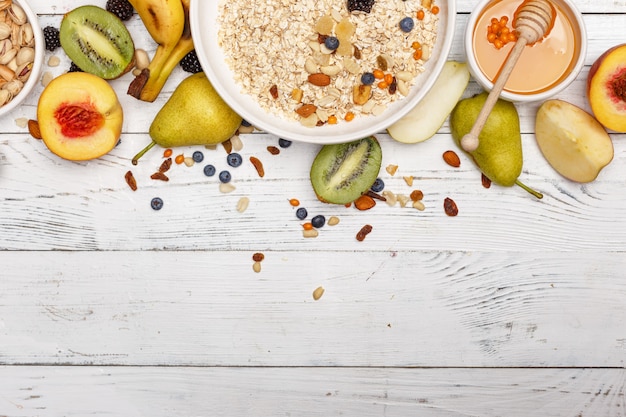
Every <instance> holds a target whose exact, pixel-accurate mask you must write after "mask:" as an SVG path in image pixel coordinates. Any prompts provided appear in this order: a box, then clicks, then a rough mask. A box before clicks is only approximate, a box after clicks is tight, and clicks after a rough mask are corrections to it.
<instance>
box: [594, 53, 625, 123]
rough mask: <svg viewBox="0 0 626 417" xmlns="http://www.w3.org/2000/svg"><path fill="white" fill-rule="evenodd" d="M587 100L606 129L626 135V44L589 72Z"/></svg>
mask: <svg viewBox="0 0 626 417" xmlns="http://www.w3.org/2000/svg"><path fill="white" fill-rule="evenodd" d="M587 98H588V100H589V105H590V106H591V110H592V111H593V114H594V116H595V117H596V119H598V121H599V122H600V123H602V125H603V126H604V127H606V128H607V129H611V130H614V131H616V132H626V43H625V44H621V45H617V46H614V47H612V48H610V49H609V50H607V51H606V52H604V53H603V54H602V55H600V57H598V59H596V61H595V62H594V63H593V65H592V66H591V68H590V69H589V75H588V76H587Z"/></svg>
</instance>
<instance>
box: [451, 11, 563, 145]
mask: <svg viewBox="0 0 626 417" xmlns="http://www.w3.org/2000/svg"><path fill="white" fill-rule="evenodd" d="M555 19H556V10H555V8H554V6H552V4H551V3H550V2H549V1H548V0H526V1H525V2H524V3H523V4H522V5H521V6H520V8H519V9H518V11H517V13H516V17H515V24H514V27H515V32H516V34H517V42H515V45H514V46H513V49H512V50H511V53H510V54H509V56H508V57H507V59H506V61H505V62H504V64H503V65H502V68H501V69H500V72H499V73H498V75H497V76H496V80H495V83H494V85H493V88H492V89H491V92H489V95H488V96H487V100H486V101H485V103H484V104H483V108H482V109H481V111H480V113H479V114H478V118H477V119H476V121H475V122H474V126H472V130H470V132H469V133H467V134H466V135H465V136H463V138H462V139H461V147H462V148H463V149H464V150H465V151H466V152H472V151H474V150H476V148H478V144H479V141H478V136H479V135H480V132H481V131H482V130H483V127H484V126H485V123H486V122H487V118H488V117H489V114H490V113H491V111H492V110H493V106H494V105H495V104H496V101H498V98H499V97H500V93H501V92H502V90H503V89H504V85H505V84H506V82H507V80H508V79H509V76H510V75H511V72H513V68H514V67H515V64H516V63H517V60H518V59H519V57H520V55H521V54H522V52H523V51H524V47H525V46H526V45H532V44H534V43H535V42H537V41H539V40H541V39H543V37H544V36H546V35H547V34H548V33H549V31H550V29H551V28H552V26H553V24H554V20H555Z"/></svg>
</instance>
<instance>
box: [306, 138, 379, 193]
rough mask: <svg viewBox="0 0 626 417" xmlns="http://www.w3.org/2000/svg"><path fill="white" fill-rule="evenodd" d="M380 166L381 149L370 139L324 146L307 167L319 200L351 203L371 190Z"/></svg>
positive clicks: (376, 141) (376, 142)
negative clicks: (309, 169)
mask: <svg viewBox="0 0 626 417" xmlns="http://www.w3.org/2000/svg"><path fill="white" fill-rule="evenodd" d="M381 163H382V149H381V147H380V144H379V143H378V140H377V139H376V138H375V137H374V136H368V137H366V138H363V139H359V140H356V141H353V142H347V143H341V144H333V145H324V146H322V149H320V151H319V153H318V154H317V156H316V157H315V159H314V160H313V164H312V165H311V172H310V179H311V185H312V186H313V190H314V191H315V194H316V195H317V198H318V199H319V200H320V201H323V202H325V203H333V204H347V203H351V202H353V201H354V200H356V199H357V198H359V196H361V194H363V193H365V192H367V191H368V190H369V189H370V188H371V186H372V184H374V182H375V181H376V178H377V177H378V174H379V173H380V166H381Z"/></svg>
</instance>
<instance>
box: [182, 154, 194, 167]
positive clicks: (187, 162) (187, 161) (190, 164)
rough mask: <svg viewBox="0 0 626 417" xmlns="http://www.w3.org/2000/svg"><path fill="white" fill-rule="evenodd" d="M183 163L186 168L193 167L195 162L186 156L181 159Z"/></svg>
mask: <svg viewBox="0 0 626 417" xmlns="http://www.w3.org/2000/svg"><path fill="white" fill-rule="evenodd" d="M183 162H184V163H185V165H187V166H188V167H191V166H193V165H194V164H195V163H196V161H194V160H193V158H192V157H191V156H186V157H185V159H183Z"/></svg>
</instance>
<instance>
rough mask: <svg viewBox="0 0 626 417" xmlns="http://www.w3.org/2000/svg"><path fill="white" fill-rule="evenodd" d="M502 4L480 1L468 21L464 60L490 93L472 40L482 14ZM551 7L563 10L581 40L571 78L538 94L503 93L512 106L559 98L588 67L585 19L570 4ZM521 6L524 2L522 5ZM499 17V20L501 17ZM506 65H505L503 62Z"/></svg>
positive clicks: (561, 0)
mask: <svg viewBox="0 0 626 417" xmlns="http://www.w3.org/2000/svg"><path fill="white" fill-rule="evenodd" d="M497 1H499V0H481V1H480V2H479V3H478V4H477V5H476V7H475V8H474V11H473V12H472V13H471V15H470V18H469V21H468V22H467V27H466V29H465V39H464V43H465V57H466V61H467V64H468V68H469V70H470V73H471V74H472V77H473V78H474V79H475V80H476V82H477V83H478V84H480V85H481V86H482V87H483V88H484V89H485V90H487V91H490V90H491V89H492V88H493V83H492V82H491V81H490V79H489V78H487V76H485V74H484V73H483V71H482V70H481V69H480V66H479V64H478V62H477V61H476V57H475V55H474V53H473V36H474V33H475V31H474V29H475V26H476V23H477V20H478V19H479V17H480V15H481V14H482V12H483V10H485V9H486V8H487V7H489V6H490V5H491V4H493V3H496V2H497ZM551 1H552V3H553V4H554V5H555V6H556V7H558V8H560V10H561V11H562V12H563V13H564V14H565V15H566V16H567V18H568V20H569V21H570V22H571V24H572V28H573V30H574V32H575V36H576V37H577V38H578V39H577V40H578V41H579V42H578V45H579V47H578V48H577V49H576V52H575V55H574V57H573V60H574V63H573V66H572V68H571V71H570V73H569V75H567V76H566V77H564V78H563V79H562V80H561V81H560V82H559V83H557V84H555V85H553V86H552V87H550V88H549V89H547V90H543V91H540V92H537V93H524V94H521V93H514V92H511V91H506V90H504V91H502V93H501V94H500V97H501V98H503V99H505V100H508V101H513V102H532V101H543V100H546V99H548V98H549V97H552V96H554V95H556V94H557V93H559V92H561V91H563V90H564V89H565V88H566V87H567V86H568V85H570V84H571V83H572V81H574V80H575V79H576V77H577V76H578V74H579V73H580V71H581V69H582V68H583V66H584V63H585V56H586V54H587V32H586V29H585V23H584V22H583V19H582V15H581V14H580V12H579V11H578V10H577V9H576V6H574V4H573V3H572V2H571V1H570V0H551ZM520 3H521V1H520ZM498 17H499V16H498ZM503 62H504V61H503ZM537 65H541V63H537Z"/></svg>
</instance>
